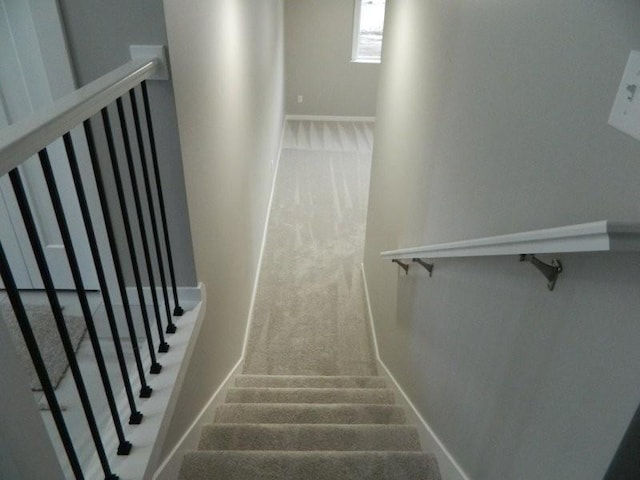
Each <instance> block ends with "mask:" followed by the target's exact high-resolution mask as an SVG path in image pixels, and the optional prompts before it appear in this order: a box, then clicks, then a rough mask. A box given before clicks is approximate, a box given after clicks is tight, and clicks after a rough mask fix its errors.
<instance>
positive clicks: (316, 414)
mask: <svg viewBox="0 0 640 480" xmlns="http://www.w3.org/2000/svg"><path fill="white" fill-rule="evenodd" d="M404 422H405V417H404V411H403V409H402V408H400V407H396V406H390V405H299V404H289V405H287V404H272V405H269V404H250V403H239V404H224V405H221V406H220V407H218V409H217V411H216V414H215V418H214V423H287V424H292V423H302V424H306V423H311V424H318V423H323V424H328V423H331V424H336V423H343V424H403V423H404Z"/></svg>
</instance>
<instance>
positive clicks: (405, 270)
mask: <svg viewBox="0 0 640 480" xmlns="http://www.w3.org/2000/svg"><path fill="white" fill-rule="evenodd" d="M391 261H392V262H393V263H397V264H398V265H400V267H402V269H403V270H404V273H405V274H407V275H409V264H408V263H404V262H401V261H400V260H391Z"/></svg>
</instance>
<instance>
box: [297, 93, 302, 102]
mask: <svg viewBox="0 0 640 480" xmlns="http://www.w3.org/2000/svg"><path fill="white" fill-rule="evenodd" d="M298 103H302V95H298Z"/></svg>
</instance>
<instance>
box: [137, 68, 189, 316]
mask: <svg viewBox="0 0 640 480" xmlns="http://www.w3.org/2000/svg"><path fill="white" fill-rule="evenodd" d="M142 98H143V100H144V111H145V117H146V120H147V129H148V130H149V143H150V145H151V159H152V160H153V169H154V173H155V179H156V189H157V191H158V204H159V206H160V218H161V219H162V229H163V230H164V244H165V247H166V249H167V260H168V264H169V275H170V276H171V288H172V290H173V301H174V304H175V307H174V309H173V315H174V316H176V317H179V316H181V315H182V314H183V313H184V310H183V309H182V307H181V306H180V302H179V301H178V289H177V286H176V274H175V270H174V268H173V255H172V253H171V243H170V242H169V228H168V226H167V213H166V211H165V208H164V196H163V194H162V182H161V181H160V168H159V166H158V154H157V151H156V140H155V137H154V135H153V124H152V122H151V109H150V108H149V95H148V93H147V82H146V80H145V81H143V82H142Z"/></svg>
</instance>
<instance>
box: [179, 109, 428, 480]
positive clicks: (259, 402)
mask: <svg viewBox="0 0 640 480" xmlns="http://www.w3.org/2000/svg"><path fill="white" fill-rule="evenodd" d="M372 140H373V132H372V125H371V124H367V123H355V122H304V121H300V122H291V121H290V122H287V125H286V130H285V142H284V148H283V152H282V155H281V157H280V166H279V171H278V178H277V180H276V186H275V192H274V199H273V204H272V209H271V217H270V221H269V225H268V231H267V242H266V246H265V252H264V257H263V263H262V269H261V273H260V279H259V283H258V291H257V297H256V304H255V307H254V316H253V319H252V324H251V330H250V332H249V338H248V343H247V350H246V355H245V361H244V365H243V374H241V375H238V376H236V378H235V379H234V381H233V386H231V387H229V388H228V389H227V394H226V398H225V402H224V403H223V404H222V405H220V406H218V407H217V409H216V412H215V415H214V418H213V423H212V424H210V425H206V426H205V427H204V428H203V431H202V435H201V439H200V444H199V447H198V451H196V452H189V453H187V454H186V455H185V457H184V459H183V462H182V467H181V470H180V476H179V478H180V480H208V479H225V480H255V479H260V480H361V479H369V480H440V473H439V469H438V465H437V462H436V459H435V457H434V456H433V455H431V454H428V453H424V452H422V451H421V448H420V441H419V438H418V431H417V429H416V427H414V426H410V425H406V424H405V412H404V409H403V408H402V407H400V406H398V405H397V404H396V399H395V395H394V392H393V390H392V389H390V388H388V386H387V385H386V382H385V380H384V379H383V378H381V377H379V376H377V372H376V363H375V358H374V351H373V348H372V341H371V333H370V331H369V326H368V325H369V324H368V321H367V317H366V310H365V298H364V293H363V279H362V275H361V270H360V265H361V263H362V253H363V243H364V228H365V215H366V208H367V197H368V184H369V170H370V165H371V147H372Z"/></svg>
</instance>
